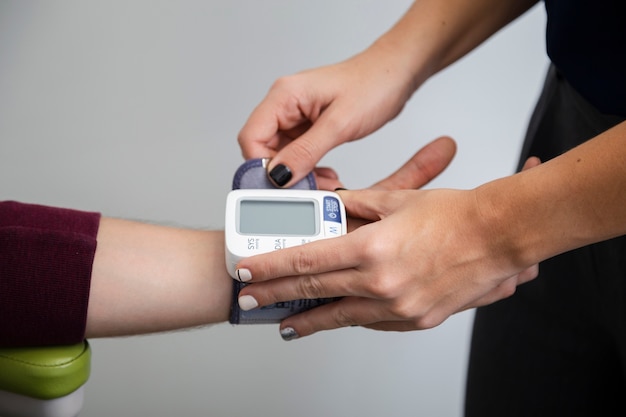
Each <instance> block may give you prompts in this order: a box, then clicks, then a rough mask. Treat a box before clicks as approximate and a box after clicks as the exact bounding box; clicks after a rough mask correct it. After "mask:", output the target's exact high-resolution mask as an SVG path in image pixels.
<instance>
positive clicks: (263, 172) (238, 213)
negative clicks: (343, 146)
mask: <svg viewBox="0 0 626 417" xmlns="http://www.w3.org/2000/svg"><path fill="white" fill-rule="evenodd" d="M268 163H269V159H265V158H260V159H250V160H247V161H245V162H244V163H243V164H242V165H241V166H240V167H239V168H238V169H237V170H236V172H235V175H234V177H233V185H232V188H233V190H234V191H231V192H230V194H229V195H228V196H227V198H226V217H225V236H226V239H225V240H226V243H225V248H226V256H225V258H226V269H227V270H228V273H229V274H230V275H231V276H232V277H233V278H234V279H233V292H232V304H231V311H230V317H229V319H228V321H229V322H230V323H231V324H261V323H279V322H280V321H281V320H283V319H284V318H286V317H289V316H291V315H294V314H298V313H301V312H303V311H306V310H309V309H311V308H314V307H318V306H320V305H323V304H326V303H330V302H333V301H336V299H335V298H317V299H305V300H291V301H284V302H279V303H275V304H271V305H268V306H264V307H261V308H255V309H252V310H248V311H244V310H242V309H241V308H240V307H239V302H238V298H239V291H241V289H242V288H244V287H245V286H246V285H254V284H249V283H245V282H241V281H239V280H237V275H236V271H235V267H236V265H237V263H238V262H239V261H240V260H241V259H243V258H246V257H248V256H252V255H257V254H261V253H266V252H271V251H274V250H280V249H284V248H289V247H294V246H298V245H302V244H305V243H309V242H313V241H316V240H320V239H327V238H332V237H336V236H341V235H343V234H345V233H346V214H345V209H344V205H343V203H342V202H341V199H340V198H339V195H337V194H336V193H332V192H328V191H320V190H318V189H317V184H316V181H315V176H314V175H313V173H309V174H308V175H307V176H306V177H305V178H303V179H302V180H300V181H298V182H297V183H296V184H294V185H292V186H291V188H289V189H278V188H276V187H275V186H274V184H273V183H272V182H271V181H270V180H269V179H268V177H267V164H268Z"/></svg>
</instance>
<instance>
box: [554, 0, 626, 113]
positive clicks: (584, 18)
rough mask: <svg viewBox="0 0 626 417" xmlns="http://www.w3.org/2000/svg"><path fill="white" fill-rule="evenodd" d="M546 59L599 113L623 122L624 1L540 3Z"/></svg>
mask: <svg viewBox="0 0 626 417" xmlns="http://www.w3.org/2000/svg"><path fill="white" fill-rule="evenodd" d="M545 5H546V11H547V13H548V27H547V31H546V41H547V52H548V56H549V57H550V59H551V60H552V62H553V63H554V64H555V65H556V67H557V68H558V69H559V70H560V71H561V72H562V73H563V75H564V76H565V78H566V79H567V80H568V81H569V83H570V84H571V85H572V86H573V87H574V88H575V89H576V90H577V91H578V92H579V93H580V94H581V95H582V96H583V97H585V98H586V99H587V100H588V101H589V102H591V103H592V104H593V105H594V106H596V107H597V108H598V110H600V111H601V112H603V113H607V114H616V115H620V116H626V0H545Z"/></svg>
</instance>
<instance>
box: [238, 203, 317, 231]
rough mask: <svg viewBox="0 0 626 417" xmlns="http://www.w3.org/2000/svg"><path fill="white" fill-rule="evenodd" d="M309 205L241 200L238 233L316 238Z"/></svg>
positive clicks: (314, 217)
mask: <svg viewBox="0 0 626 417" xmlns="http://www.w3.org/2000/svg"><path fill="white" fill-rule="evenodd" d="M316 226H317V224H316V212H315V203H314V202H313V201H272V200H241V201H240V202H239V233H241V234H251V235H279V236H288V235H294V236H313V235H315V234H317V227H316Z"/></svg>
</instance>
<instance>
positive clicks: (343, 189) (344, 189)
mask: <svg viewBox="0 0 626 417" xmlns="http://www.w3.org/2000/svg"><path fill="white" fill-rule="evenodd" d="M335 191H348V189H347V188H343V187H337V188H335Z"/></svg>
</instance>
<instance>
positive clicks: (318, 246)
mask: <svg viewBox="0 0 626 417" xmlns="http://www.w3.org/2000/svg"><path fill="white" fill-rule="evenodd" d="M353 235H354V233H352V234H346V235H343V236H340V237H336V238H332V239H323V240H319V241H315V242H311V243H307V244H306V245H301V246H294V247H291V248H285V249H281V250H279V251H273V252H268V253H264V254H261V255H255V256H251V257H249V258H245V259H243V260H241V261H240V262H239V264H238V265H237V271H239V273H240V276H246V277H248V279H246V280H245V281H246V282H248V281H251V282H262V281H266V280H269V279H275V278H281V277H290V276H294V275H311V274H319V273H323V272H329V271H333V270H340V269H346V268H352V267H354V266H355V265H356V264H357V262H358V258H357V257H358V253H357V252H358V251H355V250H353V248H354V245H355V242H353V240H354V238H353ZM357 238H358V236H357ZM294 295H295V296H297V297H298V298H304V297H303V296H304V294H294ZM293 299H294V298H292V300H293ZM283 301H285V300H283Z"/></svg>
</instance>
